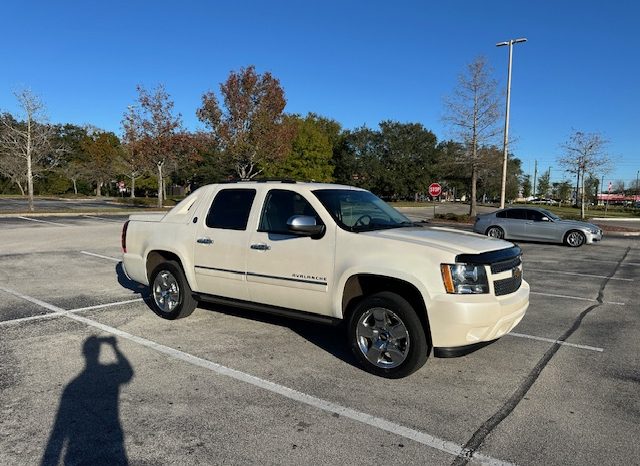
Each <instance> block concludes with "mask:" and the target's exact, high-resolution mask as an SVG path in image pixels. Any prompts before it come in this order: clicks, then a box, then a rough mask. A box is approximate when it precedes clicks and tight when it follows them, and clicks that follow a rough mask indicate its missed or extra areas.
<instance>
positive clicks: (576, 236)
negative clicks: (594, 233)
mask: <svg viewBox="0 0 640 466" xmlns="http://www.w3.org/2000/svg"><path fill="white" fill-rule="evenodd" d="M586 241H587V238H586V237H585V236H584V233H582V232H581V231H578V230H571V231H570V232H568V233H567V235H566V236H565V237H564V244H566V245H567V246H569V247H572V248H579V247H580V246H582V245H583V244H584V243H585V242H586Z"/></svg>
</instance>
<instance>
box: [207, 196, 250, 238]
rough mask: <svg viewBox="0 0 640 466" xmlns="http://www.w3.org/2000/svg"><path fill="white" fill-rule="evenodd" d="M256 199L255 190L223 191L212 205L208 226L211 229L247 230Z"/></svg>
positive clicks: (208, 216)
mask: <svg viewBox="0 0 640 466" xmlns="http://www.w3.org/2000/svg"><path fill="white" fill-rule="evenodd" d="M255 197H256V190H255V189H223V190H222V191H220V192H219V193H218V194H216V197H215V199H214V200H213V203H212V204H211V208H210V209H209V213H208V214H207V220H206V225H207V226H208V227H209V228H222V229H225V230H246V229H247V222H248V221H249V214H250V213H251V206H252V205H253V199H254V198H255Z"/></svg>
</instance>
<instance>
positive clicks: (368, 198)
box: [313, 189, 416, 232]
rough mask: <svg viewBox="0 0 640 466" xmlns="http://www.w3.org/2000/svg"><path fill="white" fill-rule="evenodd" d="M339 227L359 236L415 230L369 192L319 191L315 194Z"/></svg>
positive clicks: (403, 217) (396, 212) (402, 217)
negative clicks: (408, 228) (399, 229)
mask: <svg viewBox="0 0 640 466" xmlns="http://www.w3.org/2000/svg"><path fill="white" fill-rule="evenodd" d="M313 194H314V195H315V196H316V197H317V198H318V200H319V201H320V202H321V203H322V205H323V206H324V207H325V209H327V211H328V212H329V213H330V214H331V216H332V217H333V219H334V220H335V221H336V222H337V223H338V225H339V226H340V227H341V228H343V229H345V230H348V231H354V232H360V231H371V230H385V229H388V228H402V227H409V226H416V225H415V224H414V223H413V222H412V221H411V220H409V219H408V218H407V217H405V216H404V215H402V214H401V213H400V212H398V211H397V210H395V209H394V208H393V207H391V206H389V205H388V204H386V203H385V202H384V201H383V200H381V199H379V198H378V197H376V196H375V195H373V194H371V193H370V192H369V191H356V190H350V189H318V190H316V191H313Z"/></svg>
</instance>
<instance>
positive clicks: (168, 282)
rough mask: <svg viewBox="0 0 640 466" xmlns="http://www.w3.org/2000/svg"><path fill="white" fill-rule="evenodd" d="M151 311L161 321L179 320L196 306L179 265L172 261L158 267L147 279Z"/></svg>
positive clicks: (196, 303)
mask: <svg viewBox="0 0 640 466" xmlns="http://www.w3.org/2000/svg"><path fill="white" fill-rule="evenodd" d="M149 283H150V285H151V298H152V304H153V310H154V312H155V313H156V314H158V315H159V316H160V317H162V318H163V319H169V320H174V319H181V318H183V317H187V316H188V315H190V314H191V313H192V312H193V310H194V309H195V308H196V306H197V305H198V302H197V301H196V300H195V299H193V296H192V295H191V287H190V286H189V283H188V282H187V279H186V278H185V276H184V272H183V271H182V267H180V264H178V263H177V262H174V261H167V262H163V263H162V264H160V265H158V266H157V267H156V268H155V269H153V272H151V276H150V277H149Z"/></svg>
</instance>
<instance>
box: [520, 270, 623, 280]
mask: <svg viewBox="0 0 640 466" xmlns="http://www.w3.org/2000/svg"><path fill="white" fill-rule="evenodd" d="M527 270H528V271H532V272H544V273H559V274H562V275H574V276H577V277H589V278H606V279H609V280H619V281H622V282H633V281H635V280H634V279H633V278H616V277H607V276H605V275H591V274H588V273H578V272H565V271H563V270H549V269H532V268H530V267H527Z"/></svg>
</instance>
